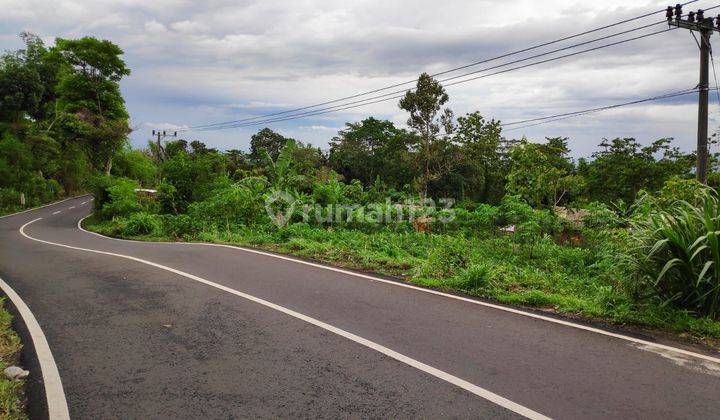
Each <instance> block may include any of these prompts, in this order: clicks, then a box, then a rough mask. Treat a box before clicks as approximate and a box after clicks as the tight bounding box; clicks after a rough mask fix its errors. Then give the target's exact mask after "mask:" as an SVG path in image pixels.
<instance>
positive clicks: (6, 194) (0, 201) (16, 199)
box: [0, 188, 20, 210]
mask: <svg viewBox="0 0 720 420" xmlns="http://www.w3.org/2000/svg"><path fill="white" fill-rule="evenodd" d="M19 207H20V193H19V192H17V191H15V190H14V189H12V188H0V209H8V210H13V209H16V208H19Z"/></svg>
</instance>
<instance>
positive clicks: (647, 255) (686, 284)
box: [634, 190, 720, 319]
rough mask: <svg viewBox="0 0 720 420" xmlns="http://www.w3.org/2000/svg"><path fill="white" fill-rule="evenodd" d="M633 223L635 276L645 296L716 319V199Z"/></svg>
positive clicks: (703, 197)
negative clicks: (636, 255)
mask: <svg viewBox="0 0 720 420" xmlns="http://www.w3.org/2000/svg"><path fill="white" fill-rule="evenodd" d="M664 207H665V208H660V209H658V210H655V211H652V212H650V213H649V214H648V216H647V218H644V220H643V219H640V220H639V221H636V222H635V223H634V228H635V231H636V232H637V234H638V235H639V239H640V241H641V248H640V250H641V257H640V258H639V261H638V266H637V267H638V273H639V274H640V276H641V285H642V286H643V288H644V289H645V292H647V294H648V295H650V296H652V297H655V298H660V299H662V301H663V304H665V305H672V306H675V307H678V308H680V309H684V310H687V311H690V312H693V313H695V314H698V315H701V316H707V317H710V318H713V319H720V212H718V197H717V194H716V193H715V192H713V191H711V190H703V191H702V192H701V193H700V194H699V195H698V197H697V199H695V200H692V201H691V202H688V201H676V202H674V203H672V204H671V205H668V206H664Z"/></svg>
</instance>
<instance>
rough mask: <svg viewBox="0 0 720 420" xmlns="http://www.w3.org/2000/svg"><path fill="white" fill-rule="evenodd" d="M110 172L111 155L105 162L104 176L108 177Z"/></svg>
mask: <svg viewBox="0 0 720 420" xmlns="http://www.w3.org/2000/svg"><path fill="white" fill-rule="evenodd" d="M111 170H112V155H110V156H108V158H107V160H106V161H105V175H110V171H111Z"/></svg>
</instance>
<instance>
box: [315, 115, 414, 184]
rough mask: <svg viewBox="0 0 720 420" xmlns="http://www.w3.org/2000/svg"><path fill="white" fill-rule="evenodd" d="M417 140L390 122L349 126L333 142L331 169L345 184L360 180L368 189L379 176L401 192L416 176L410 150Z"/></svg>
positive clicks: (330, 160)
mask: <svg viewBox="0 0 720 420" xmlns="http://www.w3.org/2000/svg"><path fill="white" fill-rule="evenodd" d="M416 141H417V140H416V138H415V136H414V135H412V134H410V133H408V132H407V131H406V130H401V129H398V128H396V127H395V125H394V124H393V123H392V122H390V121H383V120H378V119H375V118H372V117H370V118H367V119H365V120H363V121H360V122H357V123H347V124H346V126H345V129H343V130H341V131H340V132H339V133H338V135H337V136H335V137H334V138H333V139H332V140H330V154H329V163H330V166H331V167H332V168H333V170H335V171H336V172H338V173H339V174H341V175H342V176H343V177H344V178H345V180H346V181H351V180H354V179H357V180H359V181H360V182H361V183H362V184H363V185H365V186H366V187H369V186H370V185H371V184H372V183H373V182H375V179H376V178H377V177H381V178H382V180H383V181H384V182H385V183H386V184H387V185H388V186H390V187H392V188H396V189H401V188H403V187H404V186H405V185H409V184H410V183H411V182H412V179H413V177H414V176H415V175H414V174H415V167H414V165H413V162H412V159H411V157H410V148H411V147H412V145H413V143H415V142H416Z"/></svg>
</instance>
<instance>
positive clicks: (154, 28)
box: [145, 19, 167, 35]
mask: <svg viewBox="0 0 720 420" xmlns="http://www.w3.org/2000/svg"><path fill="white" fill-rule="evenodd" d="M145 30H146V31H147V32H148V33H150V34H153V35H157V34H163V33H165V32H167V28H166V27H165V25H163V24H162V23H160V22H158V21H156V20H155V19H153V20H151V21H148V22H145Z"/></svg>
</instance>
